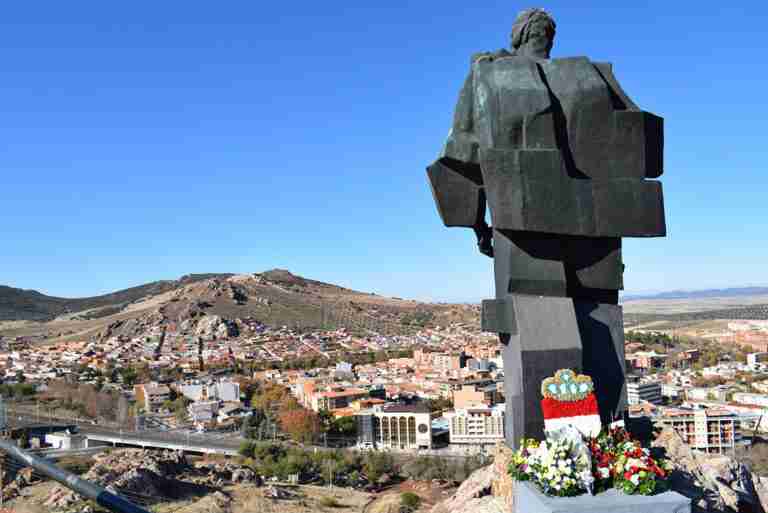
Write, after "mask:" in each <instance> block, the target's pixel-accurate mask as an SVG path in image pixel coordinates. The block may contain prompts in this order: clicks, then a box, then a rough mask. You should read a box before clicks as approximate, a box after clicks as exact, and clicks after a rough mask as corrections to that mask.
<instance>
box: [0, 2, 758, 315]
mask: <svg viewBox="0 0 768 513" xmlns="http://www.w3.org/2000/svg"><path fill="white" fill-rule="evenodd" d="M374 4H376V5H375V6H374ZM539 5H540V6H541V7H544V8H546V9H547V10H549V11H550V12H551V13H552V15H553V16H554V17H555V19H556V21H557V24H558V27H557V37H556V40H555V46H554V49H553V51H552V56H553V57H564V56H572V55H587V56H589V57H590V58H592V59H593V60H598V61H610V62H613V64H614V70H615V73H616V75H617V77H618V78H619V80H620V81H621V83H622V85H623V87H624V89H625V90H626V91H627V92H628V93H629V95H630V96H631V97H632V98H633V99H634V100H635V102H636V103H638V105H640V106H641V107H642V108H644V109H645V110H648V111H651V112H654V113H656V114H658V115H661V116H663V117H664V118H665V120H666V121H665V131H666V165H665V170H666V172H665V174H664V175H663V177H662V179H663V183H664V193H665V200H666V209H667V225H668V232H669V235H668V237H667V238H666V239H636V240H626V239H625V244H624V260H625V263H626V267H627V270H626V274H625V285H626V289H627V291H628V292H637V291H648V290H670V289H679V288H687V289H701V288H710V287H722V286H738V285H747V284H765V283H768V278H766V275H765V263H766V261H767V257H768V242H767V237H766V227H768V198H766V190H767V186H768V177H767V176H766V160H767V157H768V135H766V120H767V119H768V101H766V96H765V95H766V91H768V78H767V77H768V71H767V68H766V61H767V60H768V58H767V57H766V54H767V53H768V52H767V50H768V45H767V44H766V36H765V30H766V22H768V7H767V6H766V3H765V2H764V1H760V2H758V1H752V2H749V1H747V2H744V1H742V2H701V1H697V2H688V1H665V2H616V1H596V2H589V1H587V2H573V1H572V0H558V1H551V2H547V3H546V4H539ZM531 6H537V4H528V3H520V2H501V1H494V0H483V1H466V0H464V1H461V2H458V1H445V0H441V1H432V0H421V1H418V2H415V1H414V2H405V1H394V2H361V1H346V0H344V1H342V0H338V1H325V2H316V1H315V2H295V1H294V2H291V1H287V2H258V1H252V0H251V1H228V2H197V1H185V2H181V1H170V0H169V1H163V2H158V1H153V2H149V1H143V0H141V1H134V2H104V1H98V2H96V1H76V2H61V1H48V2H45V1H41V2H8V3H7V5H4V8H3V11H2V16H0V25H2V26H0V119H1V120H2V121H0V136H1V137H2V146H0V148H2V149H1V150H0V208H1V209H2V210H0V221H1V224H0V284H7V285H11V286H16V287H22V288H32V289H37V290H40V291H43V292H46V293H49V294H53V295H59V296H83V295H92V294H98V293H105V292H109V291H112V290H115V289H118V288H124V287H127V286H131V285H136V284H140V283H143V282H147V281H151V280H156V279H170V278H176V277H179V276H180V275H182V274H186V273H191V272H234V273H248V272H259V271H263V270H267V269H270V268H274V267H280V268H287V269H290V270H291V271H293V272H295V273H298V274H301V275H303V276H306V277H310V278H315V279H320V280H323V281H328V282H333V283H338V284H341V285H345V286H348V287H353V288H356V289H358V290H364V291H372V292H377V293H380V294H385V295H393V296H401V297H408V298H418V299H436V300H449V301H456V300H478V299H480V298H483V297H492V294H493V291H492V283H491V281H492V262H491V260H490V259H488V258H486V257H483V256H481V255H479V254H478V253H477V252H476V248H475V243H474V235H473V234H472V233H471V231H469V230H462V229H459V228H452V229H447V228H444V227H443V226H442V224H441V222H440V220H439V218H438V216H437V213H436V210H435V207H434V204H433V201H432V197H431V193H430V190H429V186H428V183H427V180H426V177H425V171H424V168H425V167H426V166H427V165H428V164H429V163H430V162H431V161H432V160H433V159H434V158H435V156H436V154H437V152H438V151H439V149H440V146H441V144H442V142H443V140H444V138H445V135H446V133H447V131H448V128H449V125H450V120H451V116H452V111H453V106H454V104H455V100H456V96H457V93H458V89H459V87H460V86H461V83H462V81H463V79H464V77H465V74H466V72H467V70H468V66H469V57H470V55H471V54H472V53H474V52H477V51H482V50H495V49H498V48H501V47H503V46H506V45H507V43H508V34H509V31H510V28H511V25H512V21H513V20H514V18H515V15H516V14H517V12H518V11H519V10H520V9H522V8H525V7H531Z"/></svg>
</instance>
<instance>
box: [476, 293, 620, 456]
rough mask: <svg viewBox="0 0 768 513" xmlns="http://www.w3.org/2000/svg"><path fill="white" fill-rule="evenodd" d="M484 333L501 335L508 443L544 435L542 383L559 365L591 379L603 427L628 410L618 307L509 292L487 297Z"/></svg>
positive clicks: (484, 310) (512, 443)
mask: <svg viewBox="0 0 768 513" xmlns="http://www.w3.org/2000/svg"><path fill="white" fill-rule="evenodd" d="M482 328H483V331H494V332H497V333H499V334H500V336H501V341H502V344H503V345H504V348H503V353H502V356H503V359H504V393H505V397H506V403H507V407H506V416H505V418H506V420H505V422H506V423H505V434H506V440H507V444H508V445H509V446H510V447H517V446H518V443H519V440H520V438H523V437H525V438H536V439H539V440H542V439H543V438H544V417H543V414H542V411H541V405H540V401H541V399H542V396H541V391H540V389H541V382H542V381H543V380H544V378H547V377H549V376H552V375H553V374H554V373H555V372H556V371H557V370H559V369H573V370H575V371H578V372H579V373H582V374H586V375H588V376H590V377H592V380H593V382H594V384H595V392H596V394H595V395H596V397H597V403H598V407H599V409H600V416H601V420H602V422H603V425H607V424H609V423H610V422H612V421H613V420H616V419H618V418H622V417H623V414H624V411H625V410H626V389H625V378H624V330H623V322H622V310H621V307H620V306H618V305H613V304H606V303H596V302H592V301H583V300H577V299H573V298H567V297H551V296H531V295H524V294H509V295H507V296H506V297H505V298H503V299H492V300H486V301H483V316H482Z"/></svg>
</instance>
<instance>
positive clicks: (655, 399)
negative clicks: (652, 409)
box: [627, 381, 661, 404]
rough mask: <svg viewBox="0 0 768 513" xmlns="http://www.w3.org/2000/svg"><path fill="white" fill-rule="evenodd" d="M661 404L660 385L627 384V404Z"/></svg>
mask: <svg viewBox="0 0 768 513" xmlns="http://www.w3.org/2000/svg"><path fill="white" fill-rule="evenodd" d="M643 401H645V402H649V403H651V404H661V383H654V382H645V383H643V382H640V381H629V382H627V402H628V403H629V404H640V403H641V402H643Z"/></svg>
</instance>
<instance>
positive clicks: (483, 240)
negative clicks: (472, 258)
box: [475, 225, 493, 258]
mask: <svg viewBox="0 0 768 513" xmlns="http://www.w3.org/2000/svg"><path fill="white" fill-rule="evenodd" d="M475 235H477V249H479V250H480V253H482V254H483V255H485V256H489V257H491V258H493V228H491V227H490V226H488V225H485V226H483V227H479V228H475Z"/></svg>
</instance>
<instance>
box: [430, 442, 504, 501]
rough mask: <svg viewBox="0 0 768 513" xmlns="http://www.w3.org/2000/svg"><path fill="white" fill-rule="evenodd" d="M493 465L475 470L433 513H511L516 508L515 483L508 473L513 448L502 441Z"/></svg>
mask: <svg viewBox="0 0 768 513" xmlns="http://www.w3.org/2000/svg"><path fill="white" fill-rule="evenodd" d="M493 456H494V459H493V463H492V464H491V465H488V466H487V467H483V468H481V469H478V470H476V471H475V472H473V473H472V475H470V476H469V477H468V478H467V479H466V480H464V482H463V483H461V486H459V488H458V490H456V493H454V494H453V495H452V496H451V497H449V498H448V499H446V500H444V501H443V502H440V503H438V504H436V505H435V506H434V507H433V508H432V511H431V513H509V512H510V511H513V509H512V508H513V505H514V504H513V503H514V482H513V481H512V478H511V477H510V476H509V474H508V473H507V467H509V464H510V462H511V461H512V459H511V458H512V450H511V449H510V448H508V447H507V446H505V445H502V444H499V445H497V446H496V448H495V449H494V455H493Z"/></svg>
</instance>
